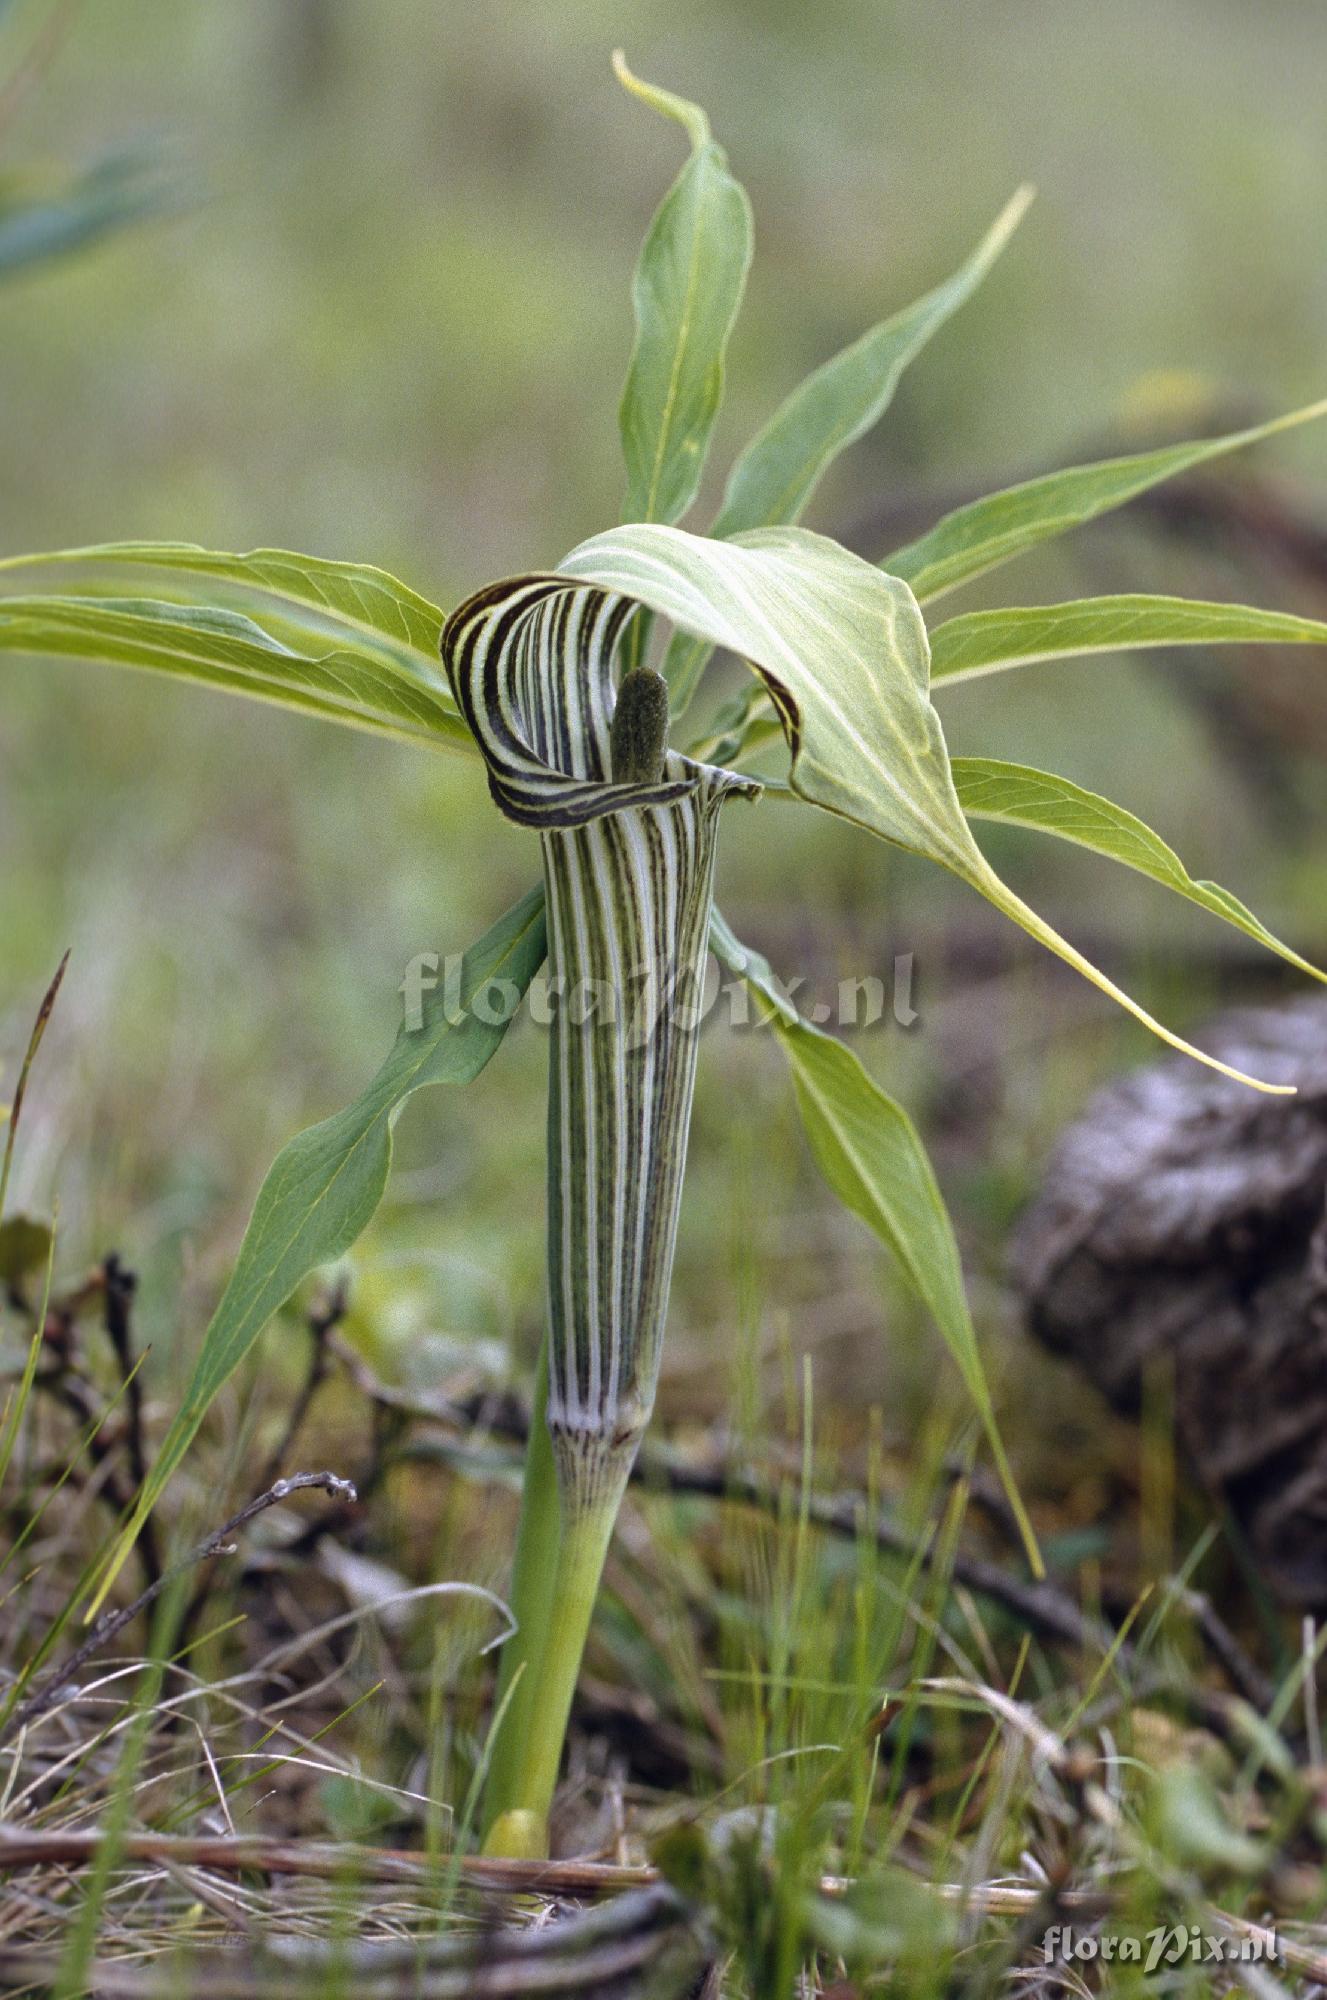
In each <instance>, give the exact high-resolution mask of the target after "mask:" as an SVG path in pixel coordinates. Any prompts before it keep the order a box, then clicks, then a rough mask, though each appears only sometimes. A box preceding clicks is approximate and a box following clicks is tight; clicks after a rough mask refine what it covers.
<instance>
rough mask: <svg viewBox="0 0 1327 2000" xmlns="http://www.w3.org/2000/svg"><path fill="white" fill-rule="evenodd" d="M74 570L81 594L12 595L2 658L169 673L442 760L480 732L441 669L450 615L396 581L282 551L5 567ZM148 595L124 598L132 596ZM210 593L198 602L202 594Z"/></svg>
mask: <svg viewBox="0 0 1327 2000" xmlns="http://www.w3.org/2000/svg"><path fill="white" fill-rule="evenodd" d="M52 569H56V570H60V571H68V572H69V573H70V577H71V581H72V582H73V583H74V586H75V589H74V591H73V592H70V591H64V590H62V591H61V592H59V593H58V594H50V595H45V594H43V595H40V596H37V595H32V594H27V593H25V594H23V595H14V596H10V597H0V649H3V650H6V651H10V652H26V653H45V654H54V655H59V656H62V657H66V658H76V659H88V660H95V661H98V662H101V663H108V664H113V665H119V666H130V667H138V668H146V669H149V670H153V671H157V672H161V673H169V674H172V675H175V676H177V677H178V678H181V679H184V680H192V681H195V682H199V683H201V684H203V685H204V686H208V687H213V688H219V689H222V690H223V691H226V692H229V693H236V694H246V695H249V696H251V697H253V698H256V699H258V700H260V701H266V702H273V703H276V704H278V705H279V706H282V707H287V708H293V709H296V710H300V711H302V712H304V713H306V714H312V715H318V716H321V717H323V718H324V719H325V720H328V721H332V722H340V723H344V724H349V725H350V726H352V727H356V728H361V729H369V730H373V731H376V732H378V733H385V734H388V735H393V736H398V737H405V738H408V739H410V740H412V741H419V742H425V743H429V744H431V745H433V746H434V747H438V748H462V747H464V748H469V745H470V738H469V732H468V731H467V730H466V728H465V726H464V724H463V723H462V722H461V720H460V717H459V716H458V715H457V714H456V710H455V706H454V704H453V702H452V700H451V696H450V694H449V693H448V691H447V688H446V685H445V683H444V681H443V679H442V677H441V675H440V673H439V672H438V669H437V665H436V649H437V640H438V633H439V631H440V629H441V626H442V613H441V612H440V611H439V610H438V609H437V607H436V606H435V605H431V604H429V603H428V602H427V600H426V599H424V598H421V597H418V596H417V595H416V594H415V593H414V592H413V591H411V590H409V589H407V588H406V586H405V585H404V584H401V583H398V582H397V581H396V579H395V578H394V577H391V576H388V575H387V574H386V572H385V571H383V570H377V569H373V568H371V567H369V566H368V565H366V564H356V563H332V562H324V561H321V560H319V559H318V558H317V557H313V556H300V555H293V554H290V553H288V552H286V551H285V550H280V549H258V550H255V551H254V552H253V553H252V554H250V555H227V554H223V553H219V552H217V551H214V550H209V549H200V548H195V547H192V546H191V545H189V544H188V543H183V542H181V543H173V542H159V543H139V542H122V543H109V544H106V545H104V546H101V547H92V548H84V549H67V550H62V551H59V552H58V553H54V554H48V555H34V556H14V557H10V558H8V559H7V560H5V561H3V562H0V587H3V586H6V585H9V586H10V587H12V585H13V584H14V583H17V582H19V581H20V579H21V580H22V582H23V583H24V584H26V583H27V582H28V581H29V578H28V575H27V572H29V571H32V572H36V573H37V575H39V576H40V575H44V573H45V572H47V571H49V570H52ZM144 581H147V582H148V583H149V584H150V586H151V591H152V594H151V595H150V596H134V597H130V596H126V595H123V594H122V593H123V592H124V591H125V590H126V587H127V586H129V585H133V584H137V585H138V586H139V587H140V588H141V586H142V584H143V582H144ZM200 584H206V585H207V586H208V601H207V602H206V603H200V602H199V601H198V600H199V595H200V592H199V585H200Z"/></svg>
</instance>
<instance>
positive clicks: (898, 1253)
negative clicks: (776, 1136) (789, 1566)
mask: <svg viewBox="0 0 1327 2000" xmlns="http://www.w3.org/2000/svg"><path fill="white" fill-rule="evenodd" d="M710 943H711V946H712V947H713V950H714V953H715V956H716V957H717V958H718V959H719V961H720V963H721V964H723V965H725V966H726V967H727V968H728V969H729V970H730V971H732V972H735V973H736V974H738V976H739V977H740V978H742V979H744V980H745V981H746V984H747V985H748V987H749V988H750V989H751V990H752V991H753V992H754V993H758V994H759V995H760V996H761V997H762V998H763V999H765V1000H767V1001H768V1002H769V1004H770V1007H771V1010H772V1024H773V1027H774V1030H775V1033H776V1034H777V1035H778V1038H779V1042H780V1045H781V1047H782V1049H783V1053H784V1055H785V1056H786V1057H787V1059H788V1064H789V1067H790V1068H791V1070H792V1075H793V1083H794V1087H795V1089H796V1093H797V1107H798V1110H799V1111H800V1112H801V1116H802V1123H803V1125H804V1126H805V1128H806V1135H807V1138H808V1140H809V1141H810V1145H811V1150H812V1152H813V1154H814V1155H815V1160H816V1165H817V1166H818V1167H819V1168H820V1171H821V1173H822V1174H823V1175H824V1177H825V1179H826V1181H827V1182H828V1183H829V1185H830V1187H831V1188H832V1189H833V1191H834V1193H835V1194H836V1195H837V1196H838V1198H839V1200H840V1201H841V1202H842V1203H843V1204H844V1206H845V1207H846V1208H849V1209H851V1210H852V1212H853V1214H854V1215H856V1216H858V1217H860V1219H861V1220H862V1221H863V1222H864V1223H866V1225H867V1227H868V1228H869V1229H871V1230H873V1231H874V1232H875V1234H876V1235H877V1236H878V1237H879V1238H880V1240H881V1242H882V1243H884V1244H885V1245H886V1246H887V1247H888V1249H889V1250H890V1251H892V1253H893V1255H894V1257H895V1258H896V1259H897V1261H898V1263H899V1265H900V1267H901V1268H902V1270H903V1273H904V1276H905V1277H906V1278H907V1280H908V1282H909V1284H910V1285H911V1286H912V1288H913V1290H914V1291H915V1292H916V1293H917V1295H918V1297H919V1298H920V1299H921V1300H922V1302H923V1304H924V1305H925V1306H926V1308H927V1310H928V1311H929V1312H930V1314H931V1316H932V1318H933V1319H934V1320H935V1323H936V1325H937V1326H938V1327H939V1329H940V1331H941V1333H942V1334H943V1335H944V1338H945V1341H946V1343H947V1345H948V1347H949V1350H950V1352H951V1353H952V1354H953V1356H954V1359H955V1361H956V1362H957V1363H958V1366H959V1370H960V1373H961V1374H962V1377H963V1381H964V1383H965V1385H966V1387H967V1390H968V1393H969V1395H970V1396H971V1397H972V1400H973V1402H974V1404H975V1405H976V1408H977V1411H978V1413H979V1415H980V1417H981V1421H982V1425H983V1428H984V1429H985V1431H986V1435H987V1437H988V1439H989V1440H990V1444H991V1449H992V1452H993V1453H994V1455H995V1459H996V1463H997V1465H998V1467H999V1470H1000V1477H1001V1479H1002V1481H1003V1482H1004V1486H1005V1490H1006V1492H1007V1493H1008V1495H1009V1500H1010V1504H1011V1505H1012V1506H1013V1507H1014V1509H1015V1511H1016V1512H1017V1514H1018V1520H1019V1526H1020V1528H1021V1530H1022V1533H1023V1539H1024V1543H1025V1546H1026V1548H1027V1551H1028V1555H1029V1558H1030V1559H1031V1561H1032V1563H1033V1566H1034V1568H1036V1570H1037V1572H1038V1574H1040V1557H1039V1556H1038V1554H1037V1544H1036V1538H1035V1536H1034V1534H1033V1531H1032V1527H1031V1524H1030V1522H1029V1521H1028V1519H1027V1516H1026V1513H1025V1512H1024V1509H1023V1504H1022V1501H1021V1500H1020V1498H1019V1495H1018V1490H1017V1488H1016V1486H1015V1484H1014V1478H1013V1474H1012V1472H1011V1470H1010V1468H1009V1463H1008V1460H1007V1458H1006V1456H1005V1450H1004V1446H1003V1444H1002V1442H1001V1439H1000V1433H999V1429H998V1426H997V1424H996V1421H995V1411H994V1408H993V1407H992V1404H991V1396H990V1390H989V1388H988V1387H987V1383H986V1376H985V1371H984V1370H983V1368H982V1364H981V1354H980V1351H979V1349H978V1346H977V1335H976V1330H975V1328H974V1327H973V1324H972V1317H971V1314H970V1313H969V1311H968V1302H967V1295H966V1293H965V1291H964V1288H963V1269H962V1265H961V1263H960V1261H959V1254H958V1244H957V1243H956V1242H955V1240H954V1231H953V1227H952V1225H951V1223H950V1220H949V1213H948V1210H947V1209H946V1207H945V1204H944V1197H943V1196H942V1195H941V1193H940V1189H939V1186H938V1185H937V1182H936V1178H935V1174H934V1172H933V1170H932V1167H931V1163H930V1160H929V1159H928V1158H927V1155H926V1149H925V1147H924V1146H923V1145H922V1142H921V1139H920V1138H919V1136H918V1133H917V1128H916V1126H915V1125H914V1124H913V1122H912V1120H911V1119H910V1118H909V1116H908V1114H907V1112H906V1111H904V1110H903V1108H902V1106H901V1105H899V1104H896V1103H895V1102H894V1100H893V1098H892V1097H889V1096H887V1094H886V1093H885V1092H884V1091H883V1090H882V1089H881V1088H880V1085H879V1084H878V1083H876V1081H875V1080H874V1078H873V1077H871V1076H870V1075H868V1073H867V1071H866V1070H865V1069H864V1068H863V1067H862V1064H861V1063H860V1062H859V1061H858V1059H857V1057H856V1056H855V1055H854V1054H853V1052H852V1050H851V1049H849V1048H847V1047H846V1046H845V1044H844V1043H842V1042H840V1041H837V1040H835V1038H834V1037H833V1036H832V1035H826V1034H823V1033H822V1032H821V1030H820V1029H819V1028H815V1027H812V1026H811V1024H810V1023H809V1022H808V1021H804V1020H803V1019H802V1018H801V1016H800V1015H799V1014H798V1012H797V1009H796V1008H795V1007H794V1006H793V1005H792V1004H791V1003H790V1002H789V1001H788V999H787V998H786V997H785V996H784V995H783V994H782V993H781V992H780V990H779V988H778V986H777V985H776V983H775V981H774V979H773V976H772V974H771V972H770V968H769V964H768V962H767V961H766V960H765V959H763V958H762V957H761V956H760V955H759V953H757V952H753V951H752V950H750V948H749V947H748V946H746V945H743V944H739V942H738V940H737V939H736V938H735V937H734V936H733V933H732V931H731V930H730V929H729V928H728V925H727V923H726V922H725V921H724V919H723V917H722V916H720V915H719V913H718V912H717V911H716V912H715V913H714V916H713V917H712V918H711V921H710Z"/></svg>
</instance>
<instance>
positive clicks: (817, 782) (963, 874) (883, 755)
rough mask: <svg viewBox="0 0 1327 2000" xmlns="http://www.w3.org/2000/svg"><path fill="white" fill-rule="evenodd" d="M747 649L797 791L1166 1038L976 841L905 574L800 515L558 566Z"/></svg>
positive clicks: (608, 541) (609, 551)
mask: <svg viewBox="0 0 1327 2000" xmlns="http://www.w3.org/2000/svg"><path fill="white" fill-rule="evenodd" d="M561 567H562V569H563V571H564V572H565V573H566V574H568V575H571V576H576V577H581V578H584V579H586V580H587V581H590V582H595V583H599V584H602V585H603V586H605V587H606V588H608V589H612V590H616V591H621V592H623V593H624V594H625V595H627V596H628V597H634V598H635V599H636V600H637V601H638V602H640V603H643V604H646V605H648V606H649V607H650V609H651V610H653V611H656V612H659V613H661V614H662V615H663V616H665V617H668V618H671V619H672V620H673V622H674V623H675V624H677V625H680V626H682V627H683V629H684V630H686V631H690V632H694V633H696V634H697V635H698V636H699V637H701V638H704V639H706V640H708V641H709V642H710V643H712V644H714V645H721V646H726V647H728V648H729V649H730V650H731V651H732V652H735V653H737V654H739V655H740V656H741V657H742V658H744V659H746V660H747V661H748V662H749V663H750V665H751V666H752V668H753V669H754V670H755V672H756V673H757V674H758V675H759V676H760V678H761V680H762V681H763V682H764V683H765V685H766V687H767V688H768V689H769V692H770V696H771V698H772V700H773V702H774V704H775V707H776V708H777V709H778V711H779V714H780V717H781V719H782V721H783V725H784V731H785V734H786V735H787V737H788V741H789V744H790V746H791V750H792V771H791V783H792V789H793V790H794V791H795V792H796V793H797V794H798V795H799V796H800V797H802V798H804V799H806V800H808V801H809V802H810V803H811V804H813V805H818V806H821V807H823V808H824V809H825V810H826V811H827V812H832V813H836V814H838V815H839V816H840V817H841V818H843V819H848V820H851V821H853V822H854V823H855V824H856V825H858V826H862V827H865V828H866V829H867V830H868V831H869V832H871V833H874V834H877V835H879V836H880V837H881V838H883V839H885V840H890V841H894V842H896V843H897V844H898V845H899V846H901V847H906V848H909V849H911V850H912V851H913V852H914V853H917V854H922V855H925V856H927V857H928V858H929V859H930V860H933V861H938V862H940V863H941V864H942V865H943V866H944V867H946V868H948V869H950V870H952V872H953V873H954V874H955V875H958V876H959V877H960V878H961V879H962V880H963V881H965V882H967V883H969V884H970V885H971V886H972V887H973V888H975V889H977V890H978V891H979V892H980V893H981V894H982V895H983V896H985V897H986V898H987V900H988V901H990V902H991V903H993V904H994V905H995V906H996V908H997V909H1000V910H1002V911H1003V912H1004V913H1005V915H1006V916H1008V917H1011V918H1012V919H1013V921H1014V922H1015V923H1017V924H1019V925H1020V926H1021V927H1022V928H1023V929H1024V930H1025V931H1027V932H1028V933H1029V935H1030V936H1032V937H1035V938H1036V939H1037V940H1038V942H1039V943H1041V944H1044V945H1045V946H1046V947H1047V949H1048V950H1050V951H1053V952H1054V953H1055V954H1056V956H1057V957H1059V958H1062V959H1064V960H1065V962H1066V963H1067V964H1069V965H1072V966H1073V967H1074V969H1075V970H1076V971H1077V972H1080V973H1082V974H1083V976H1084V978H1086V979H1090V980H1091V981H1092V983H1093V985H1095V986H1098V987H1100V988H1101V990H1102V992H1103V993H1107V994H1109V995H1110V997H1111V998H1112V999H1113V1000H1115V1001H1117V1002H1118V1003H1119V1005H1120V1006H1122V1007H1124V1008H1125V1009H1126V1010H1127V1011H1128V1012H1129V1013H1131V1014H1133V1015H1134V1017H1135V1018H1136V1019H1137V1020H1139V1021H1141V1022H1142V1023H1143V1025H1144V1026H1145V1027H1147V1028H1150V1029H1151V1030H1152V1032H1153V1033H1154V1034H1157V1035H1159V1036H1160V1037H1161V1039H1162V1040H1163V1041H1165V1042H1168V1043H1169V1044H1170V1045H1171V1046H1172V1047H1173V1048H1178V1049H1180V1050H1182V1051H1183V1052H1184V1053H1185V1054H1187V1055H1191V1056H1195V1057H1197V1059H1198V1060H1199V1061H1200V1062H1204V1063H1208V1064H1209V1065H1210V1066H1211V1067H1212V1068H1215V1069H1218V1070H1221V1071H1222V1073H1223V1074H1227V1075H1236V1076H1237V1077H1238V1080H1239V1081H1240V1082H1243V1083H1250V1084H1253V1085H1254V1086H1255V1088H1257V1089H1260V1090H1268V1091H1275V1090H1277V1088H1278V1087H1277V1086H1274V1085H1271V1084H1265V1083H1260V1082H1259V1081H1258V1079H1256V1078H1254V1077H1249V1076H1245V1075H1244V1074H1243V1072H1236V1071H1233V1070H1230V1069H1228V1068H1227V1066H1226V1065H1225V1064H1222V1063H1219V1062H1217V1061H1216V1060H1215V1058H1214V1057H1211V1056H1207V1055H1204V1054H1203V1052H1202V1051H1201V1050H1199V1049H1196V1048H1194V1047H1193V1045H1192V1044H1191V1043H1189V1042H1186V1041H1184V1040H1182V1039H1181V1038H1180V1037H1179V1036H1177V1035H1175V1034H1173V1033H1172V1032H1171V1031H1170V1030H1169V1029H1168V1028H1165V1027H1163V1026H1162V1025H1161V1024H1160V1022H1158V1021H1155V1020H1154V1019H1153V1018H1152V1016H1151V1015H1150V1014H1148V1013H1147V1012H1146V1010H1145V1009H1144V1008H1142V1007H1140V1006H1139V1004H1138V1003H1137V1001H1135V1000H1133V999H1132V998H1131V997H1130V996H1129V995H1128V994H1127V993H1125V992H1123V991H1122V990H1121V988H1119V987H1118V986H1116V985H1115V984H1114V982H1113V981H1112V980H1110V979H1108V978H1107V977H1106V975H1105V974H1104V973H1102V972H1100V971H1098V969H1097V968H1096V966H1094V965H1093V964H1092V963H1091V962H1090V961H1089V960H1088V959H1086V958H1084V957H1083V955H1082V953H1081V952H1079V951H1077V950H1076V949H1075V948H1074V946H1073V945H1071V944H1069V943H1068V942H1067V940H1066V939H1064V938H1062V937H1061V936H1060V935H1059V933H1058V932H1057V931H1056V930H1054V929H1053V928H1052V926H1051V925H1050V924H1048V923H1046V922H1045V920H1044V919H1043V918H1042V917H1040V916H1038V914H1037V912H1036V911H1035V910H1033V909H1030V908H1029V906H1028V905H1027V904H1026V903H1024V902H1023V901H1022V899H1021V897H1019V896H1017V895H1016V894H1015V893H1014V891H1013V890H1012V889H1010V888H1009V887H1008V886H1007V884H1005V883H1004V882H1002V881H1001V880H1000V877H999V876H998V875H997V874H996V873H995V871H994V869H993V868H992V867H991V866H990V863H989V862H988V861H987V860H986V858H985V856H984V855H983V854H982V852H981V849H980V848H979V847H978V846H977V845H976V842H975V841H974V840H973V838H972V834H971V831H970V829H969V827H968V824H967V821H966V819H965V818H964V815H963V809H962V806H961V805H960V803H959V799H958V795H957V793H956V792H955V790H954V782H953V777H952V775H951V772H950V768H949V755H948V751H947V749H946V747H945V741H944V735H943V732H942V730H941V728H940V720H939V717H938V716H937V715H936V713H935V710H934V708H933V707H932V706H931V702H930V696H929V659H928V652H927V643H926V629H925V627H924V625H923V623H922V618H921V613H920V611H919V610H918V608H917V604H916V601H915V599H914V598H913V596H912V593H911V591H910V590H909V589H908V588H907V586H906V584H903V583H901V582H900V581H899V580H898V579H897V578H895V577H891V576H888V575H885V574H884V573H882V572H881V571H880V570H877V569H875V568H873V567H872V565H871V564H869V563H865V562H862V561H860V560H859V559H858V558H857V557H856V556H853V555H850V554H849V553H848V551H847V550H846V549H843V548H840V547H839V546H838V544H837V543H834V542H830V541H826V540H825V539H824V538H823V537H822V536H819V535H811V534H808V533H807V532H806V531H805V530H804V529H801V528H770V529H765V530H763V531H761V532H760V533H757V534H752V535H743V536H741V537H739V538H738V539H737V540H734V541H731V542H713V541H708V540H704V539H702V538H699V537H697V536H694V535H688V534H686V533H684V532H683V531H682V530H681V529H678V528H665V527H647V526H639V527H628V528H617V529H614V530H612V531H611V532H610V533H608V534H606V535H599V536H596V537H595V538H594V540H592V541H589V542H584V543H582V545H581V546H580V547H579V548H578V549H574V550H573V551H572V553H571V554H570V555H569V556H568V557H567V558H566V560H565V562H564V563H563V564H562V566H561Z"/></svg>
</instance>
